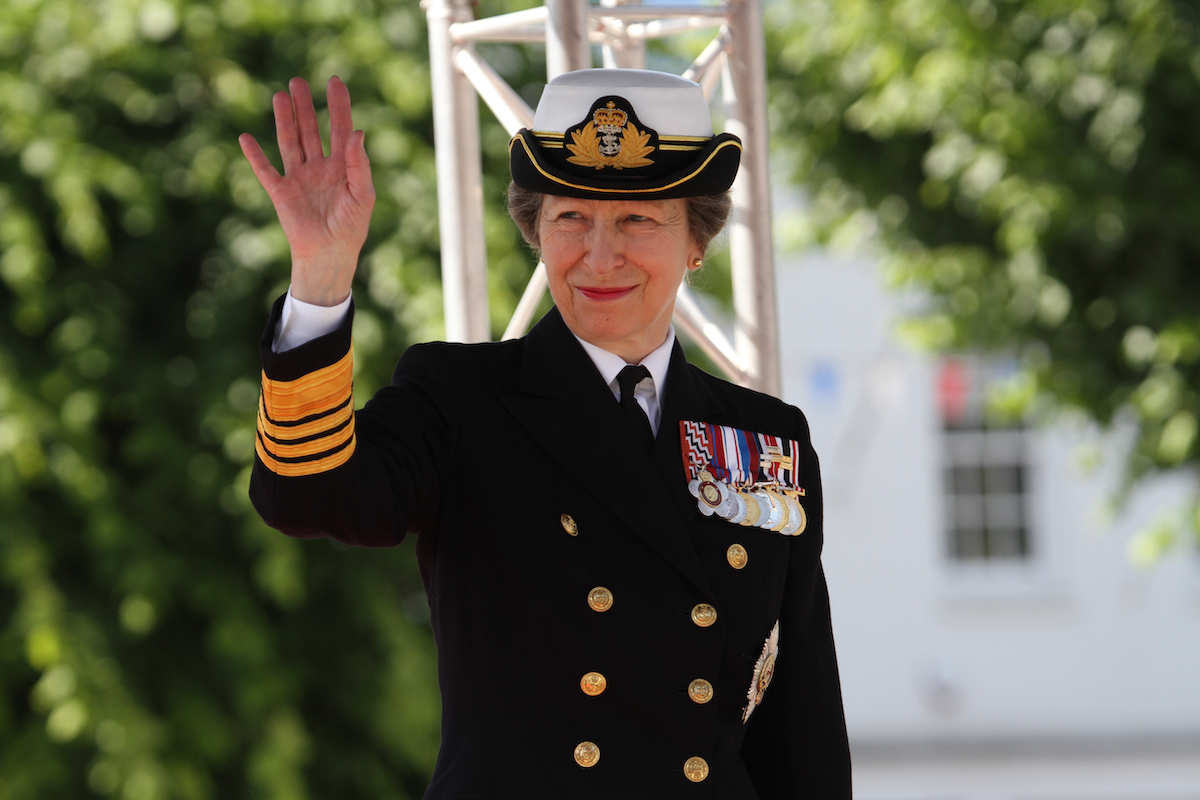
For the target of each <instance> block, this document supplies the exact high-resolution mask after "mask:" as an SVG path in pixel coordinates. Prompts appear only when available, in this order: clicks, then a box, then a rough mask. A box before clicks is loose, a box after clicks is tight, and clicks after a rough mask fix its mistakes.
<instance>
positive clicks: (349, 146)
mask: <svg viewBox="0 0 1200 800" xmlns="http://www.w3.org/2000/svg"><path fill="white" fill-rule="evenodd" d="M365 138H366V136H365V134H364V133H363V132H362V131H354V133H352V134H351V135H350V137H349V138H348V139H347V140H346V150H345V154H346V183H347V184H348V188H349V190H350V196H351V197H353V198H354V199H355V200H357V201H359V202H360V203H367V202H374V199H375V184H374V182H373V181H372V180H371V159H370V158H368V157H367V150H366V148H365V147H364V146H363V142H364V140H365Z"/></svg>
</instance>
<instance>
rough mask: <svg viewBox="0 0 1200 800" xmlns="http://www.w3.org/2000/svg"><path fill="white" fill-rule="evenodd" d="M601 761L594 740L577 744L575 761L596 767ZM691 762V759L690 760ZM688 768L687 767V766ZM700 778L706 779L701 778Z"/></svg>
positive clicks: (706, 770)
mask: <svg viewBox="0 0 1200 800" xmlns="http://www.w3.org/2000/svg"><path fill="white" fill-rule="evenodd" d="M599 762H600V748H599V747H596V744H595V743H594V742H580V743H579V744H577V745H575V763H576V764H578V765H579V766H581V767H594V766H596V764H598V763H599ZM688 763H689V764H690V763H691V762H690V761H689V762H688ZM685 769H686V767H685ZM704 772H705V774H706V775H707V774H708V765H707V764H705V765H704ZM700 780H704V779H703V778H701V779H700Z"/></svg>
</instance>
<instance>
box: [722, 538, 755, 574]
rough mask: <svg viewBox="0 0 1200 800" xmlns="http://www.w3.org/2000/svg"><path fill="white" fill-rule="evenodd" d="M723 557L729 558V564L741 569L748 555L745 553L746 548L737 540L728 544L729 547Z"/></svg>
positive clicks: (747, 559)
mask: <svg viewBox="0 0 1200 800" xmlns="http://www.w3.org/2000/svg"><path fill="white" fill-rule="evenodd" d="M725 558H727V559H728V560H729V566H731V567H733V568H734V569H741V568H742V567H744V566H746V562H747V561H749V560H750V556H748V555H747V554H746V548H744V547H742V546H741V545H740V544H738V543H737V542H734V543H733V544H731V545H729V549H728V550H726V551H725Z"/></svg>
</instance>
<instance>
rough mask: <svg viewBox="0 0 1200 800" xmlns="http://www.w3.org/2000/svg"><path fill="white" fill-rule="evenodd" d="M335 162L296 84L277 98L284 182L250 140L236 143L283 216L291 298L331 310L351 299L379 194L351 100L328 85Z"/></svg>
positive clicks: (332, 82)
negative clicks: (373, 182)
mask: <svg viewBox="0 0 1200 800" xmlns="http://www.w3.org/2000/svg"><path fill="white" fill-rule="evenodd" d="M326 98H327V101H328V103H329V155H328V156H326V155H325V154H324V150H323V146H322V141H321V132H320V130H319V128H318V127H317V114H316V110H315V109H314V108H313V99H312V92H311V91H310V89H309V86H308V82H307V81H305V80H304V79H303V78H292V80H291V81H290V82H289V83H288V91H287V92H278V93H276V94H275V96H274V97H273V98H272V101H271V105H272V107H273V109H274V112H275V130H276V135H277V137H278V139H279V152H280V155H281V156H282V158H283V174H282V175H280V174H279V172H277V171H276V170H275V167H274V166H272V164H271V162H270V161H269V160H268V159H267V157H266V155H265V154H264V153H263V150H262V147H260V146H259V144H258V142H257V141H256V140H255V139H254V137H253V136H251V135H250V134H248V133H243V134H242V135H241V136H240V137H239V138H238V143H239V144H240V145H241V147H242V152H243V153H244V154H245V156H246V160H247V161H249V162H250V166H251V168H253V170H254V174H255V176H256V177H257V178H258V181H259V183H261V184H262V186H263V188H264V189H266V191H267V194H268V195H269V196H270V198H271V202H272V203H273V204H274V206H275V213H276V214H278V215H279V223H280V225H282V226H283V232H284V235H285V236H287V240H288V245H289V246H290V247H291V252H292V287H291V292H292V296H293V297H295V298H296V299H297V300H302V301H304V302H307V303H313V304H315V305H322V306H333V305H337V304H338V303H340V302H341V301H343V300H345V299H346V297H347V296H348V295H349V294H350V285H351V282H352V280H353V278H354V271H355V268H356V267H357V265H358V254H359V251H361V250H362V246H363V242H365V241H366V238H367V227H368V224H369V223H370V220H371V210H372V209H373V208H374V207H375V187H374V185H373V184H372V182H371V164H370V160H369V159H368V158H367V152H366V150H365V149H364V147H363V132H362V131H356V130H354V126H353V123H352V122H351V118H350V92H349V90H348V89H347V88H346V84H344V83H343V82H342V80H341V79H340V78H338V77H337V76H334V77H332V78H330V79H329V84H328V86H327V88H326Z"/></svg>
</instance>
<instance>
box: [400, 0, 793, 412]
mask: <svg viewBox="0 0 1200 800" xmlns="http://www.w3.org/2000/svg"><path fill="white" fill-rule="evenodd" d="M472 5H473V4H472V2H471V0H423V2H422V6H423V8H424V9H425V13H426V17H427V19H428V23H429V58H430V62H431V64H430V72H431V75H432V81H433V111H434V131H435V146H436V149H437V177H438V214H439V217H440V220H441V243H442V276H443V285H444V293H445V309H446V338H447V339H448V340H450V341H462V342H478V341H485V340H487V339H488V338H489V336H490V321H489V317H488V303H487V255H486V253H485V249H484V233H483V191H482V176H481V168H480V141H479V118H478V112H477V101H476V93H478V95H479V97H481V98H482V99H483V100H484V102H485V103H486V104H487V106H488V108H490V109H491V111H492V113H493V114H495V115H496V118H497V119H498V120H499V121H500V123H501V124H502V125H503V126H504V127H505V128H506V129H507V130H508V132H509V134H510V135H511V134H513V133H516V131H517V130H518V129H520V128H524V127H530V126H532V124H533V110H532V109H531V108H530V107H529V105H528V104H527V103H525V101H524V100H522V99H521V97H520V96H519V95H518V94H517V93H516V92H515V91H513V89H512V88H511V87H510V86H508V84H507V83H505V81H504V79H503V78H501V77H500V75H499V74H497V72H496V71H495V70H494V69H493V68H492V67H491V66H490V65H489V64H488V63H487V62H486V61H485V60H484V59H483V58H481V57H480V56H479V54H478V53H476V51H475V46H474V43H475V42H479V41H490V42H509V43H544V44H545V46H546V72H547V80H550V79H551V78H554V77H555V76H556V75H559V74H561V73H563V72H569V71H572V70H576V69H586V68H588V67H591V66H593V64H592V46H593V45H599V47H600V49H601V53H602V57H603V66H606V67H634V68H642V67H644V66H645V60H646V59H645V43H646V42H647V41H649V40H651V39H658V38H662V37H665V36H670V35H673V34H678V33H682V32H686V31H693V30H700V29H709V28H715V29H717V31H716V34H715V36H714V37H713V39H712V40H711V42H710V43H709V44H708V46H707V47H705V48H704V49H703V51H702V52H701V53H700V54H699V55H698V56H697V57H696V59H695V61H694V62H693V63H692V65H691V67H690V68H688V70H687V71H686V72H684V77H687V78H690V79H692V80H694V81H697V82H699V83H701V84H702V85H703V86H704V88H705V92H706V94H707V95H708V96H709V97H710V98H711V97H712V96H713V94H714V92H715V89H716V87H717V86H718V84H720V85H721V88H722V97H723V99H724V103H725V106H724V112H725V127H726V130H728V131H729V132H731V133H735V134H737V135H738V136H739V137H741V139H742V142H743V145H744V149H743V152H742V165H741V169H740V170H739V172H738V177H737V180H736V181H735V182H734V184H733V187H732V189H731V190H730V191H731V194H732V197H733V216H732V219H731V220H730V227H729V246H730V260H731V264H732V271H733V303H734V311H735V314H736V324H735V329H734V340H733V342H730V341H729V339H728V337H727V336H726V335H725V334H724V332H723V331H722V330H721V327H720V326H719V325H717V324H716V323H715V322H713V321H712V320H711V319H710V318H709V317H708V316H707V315H706V314H705V312H704V310H703V309H702V307H701V304H700V303H699V302H698V300H697V298H696V297H695V295H694V294H693V293H692V291H691V290H690V289H689V288H688V287H687V286H686V285H685V286H683V287H682V288H681V289H680V291H679V296H678V298H677V300H676V304H675V320H674V321H675V324H676V325H677V326H679V328H681V329H682V330H683V331H685V332H686V333H687V334H688V336H690V337H691V338H692V339H694V340H695V341H696V342H697V343H698V344H699V346H700V347H701V348H702V349H703V350H704V352H705V353H706V354H707V355H708V356H709V357H710V358H711V359H712V360H713V361H714V363H716V364H717V365H718V366H720V367H721V369H722V370H724V371H725V372H726V374H727V375H728V376H729V377H730V378H731V379H732V380H734V381H737V382H738V383H741V384H742V385H744V386H749V387H751V388H754V389H758V390H759V391H763V392H767V393H768V394H774V395H778V394H779V392H780V373H779V349H778V325H777V321H776V311H775V269H774V250H773V247H772V241H771V197H770V181H769V171H768V165H767V112H766V65H765V60H764V54H763V27H762V26H763V21H762V7H761V0H725V2H723V3H720V4H712V5H709V4H700V5H651V4H648V3H647V4H642V3H640V2H639V0H600V4H599V5H592V4H590V3H589V2H588V0H546V4H545V5H544V6H541V7H538V8H531V9H528V10H525V11H516V12H513V13H510V14H502V15H499V16H495V17H490V18H484V19H474V18H473V16H472ZM546 286H547V284H546V273H545V267H544V266H543V265H541V264H539V265H538V266H537V269H536V270H535V271H534V274H533V276H532V277H531V278H530V281H529V285H528V286H527V287H526V289H525V293H524V295H523V296H522V298H521V301H520V303H519V304H518V305H517V309H516V311H515V312H514V314H513V318H512V320H511V321H510V322H509V324H508V327H507V329H506V330H505V333H504V338H506V339H508V338H512V337H515V336H521V335H523V334H524V333H525V331H526V330H528V328H529V325H530V324H531V322H532V319H533V314H534V312H535V310H536V308H537V306H538V303H539V302H540V301H541V299H542V297H543V296H544V294H545V292H546Z"/></svg>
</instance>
